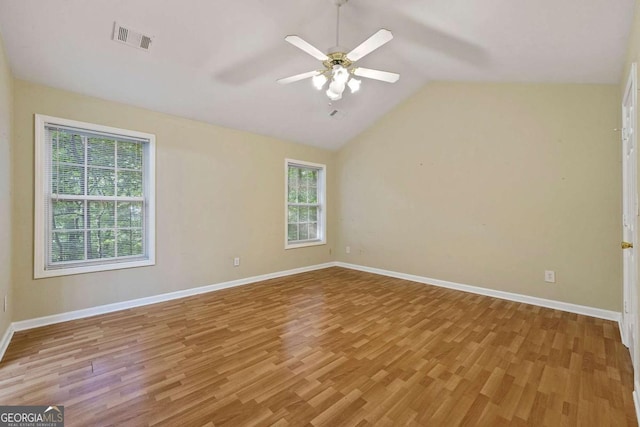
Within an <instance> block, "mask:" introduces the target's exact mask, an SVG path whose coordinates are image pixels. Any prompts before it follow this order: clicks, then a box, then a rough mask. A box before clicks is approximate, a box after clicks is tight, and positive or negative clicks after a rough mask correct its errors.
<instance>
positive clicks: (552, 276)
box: [544, 270, 556, 283]
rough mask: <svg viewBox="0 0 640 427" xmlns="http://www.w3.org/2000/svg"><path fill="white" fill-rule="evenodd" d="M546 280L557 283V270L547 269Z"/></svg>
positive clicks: (545, 272)
mask: <svg viewBox="0 0 640 427" xmlns="http://www.w3.org/2000/svg"><path fill="white" fill-rule="evenodd" d="M544 281H545V282H547V283H556V272H555V271H553V270H545V271H544Z"/></svg>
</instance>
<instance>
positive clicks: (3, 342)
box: [0, 324, 14, 360]
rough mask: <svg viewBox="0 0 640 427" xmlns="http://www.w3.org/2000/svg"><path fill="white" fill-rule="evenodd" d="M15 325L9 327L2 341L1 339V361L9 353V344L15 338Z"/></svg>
mask: <svg viewBox="0 0 640 427" xmlns="http://www.w3.org/2000/svg"><path fill="white" fill-rule="evenodd" d="M13 331H14V329H13V324H10V325H9V326H8V327H7V330H6V331H5V332H4V335H3V336H2V339H0V360H2V358H3V357H4V353H5V352H6V351H7V348H8V347H9V343H10V342H11V338H12V337H13Z"/></svg>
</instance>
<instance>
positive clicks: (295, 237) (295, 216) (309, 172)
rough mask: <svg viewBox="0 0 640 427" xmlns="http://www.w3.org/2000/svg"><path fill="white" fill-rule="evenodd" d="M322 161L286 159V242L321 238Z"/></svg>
mask: <svg viewBox="0 0 640 427" xmlns="http://www.w3.org/2000/svg"><path fill="white" fill-rule="evenodd" d="M323 173H324V166H323V165H312V164H306V163H304V164H303V163H302V162H301V164H297V163H293V162H288V163H287V188H286V191H287V243H288V244H291V243H294V244H295V243H304V242H314V241H320V240H323V234H322V233H323V224H322V209H323V200H324V193H323V192H324V188H323V179H322V178H323V177H322V174H323Z"/></svg>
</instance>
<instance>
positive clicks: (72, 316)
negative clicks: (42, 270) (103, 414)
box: [0, 262, 335, 360]
mask: <svg viewBox="0 0 640 427" xmlns="http://www.w3.org/2000/svg"><path fill="white" fill-rule="evenodd" d="M334 265H335V263H333V262H329V263H325V264H317V265H311V266H308V267H300V268H294V269H291V270H284V271H278V272H275V273H267V274H261V275H259V276H253V277H247V278H244V279H238V280H231V281H229V282H222V283H216V284H213V285H207V286H200V287H197V288H191V289H184V290H181V291H175V292H169V293H166V294H160V295H154V296H150V297H145V298H139V299H134V300H130V301H122V302H116V303H113V304H106V305H100V306H97V307H91V308H85V309H82V310H74V311H69V312H66V313H59V314H52V315H51V316H44V317H37V318H35V319H28V320H21V321H18V322H13V323H12V325H11V326H12V328H13V330H14V331H24V330H26V329H33V328H38V327H40V326H46V325H51V324H54V323H60V322H66V321H69V320H76V319H82V318H85V317H91V316H97V315H99V314H106V313H112V312H114V311H119V310H125V309H127V308H133V307H140V306H144V305H149V304H156V303H159V302H165V301H171V300H174V299H178V298H184V297H190V296H193V295H199V294H204V293H207V292H213V291H218V290H221V289H227V288H233V287H236V286H242V285H248V284H250V283H255V282H260V281H263V280H269V279H275V278H278V277H285V276H291V275H292V274H299V273H305V272H307V271H313V270H321V269H323V268H328V267H333V266H334ZM7 344H8V343H7ZM0 360H2V359H1V358H0Z"/></svg>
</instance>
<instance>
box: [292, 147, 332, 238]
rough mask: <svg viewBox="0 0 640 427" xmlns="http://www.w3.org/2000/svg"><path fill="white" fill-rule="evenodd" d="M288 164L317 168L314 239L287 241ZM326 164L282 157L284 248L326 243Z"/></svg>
mask: <svg viewBox="0 0 640 427" xmlns="http://www.w3.org/2000/svg"><path fill="white" fill-rule="evenodd" d="M289 166H300V167H307V168H313V169H318V172H319V173H318V205H320V212H319V213H318V235H319V236H320V237H319V238H318V239H315V240H306V241H298V242H289V227H288V224H289V197H288V195H289ZM326 176H327V166H326V165H323V164H320V163H311V162H305V161H303V160H294V159H284V248H285V249H295V248H304V247H308V246H318V245H326V244H327V225H326V224H327V185H326V183H327V179H326Z"/></svg>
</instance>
